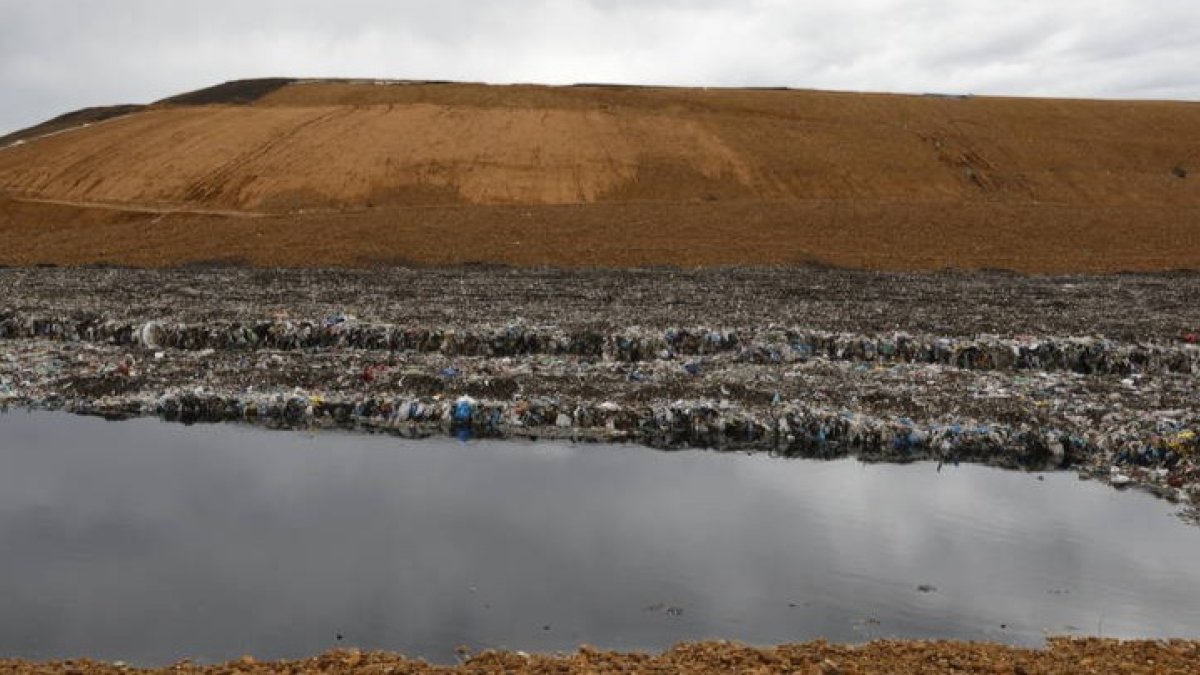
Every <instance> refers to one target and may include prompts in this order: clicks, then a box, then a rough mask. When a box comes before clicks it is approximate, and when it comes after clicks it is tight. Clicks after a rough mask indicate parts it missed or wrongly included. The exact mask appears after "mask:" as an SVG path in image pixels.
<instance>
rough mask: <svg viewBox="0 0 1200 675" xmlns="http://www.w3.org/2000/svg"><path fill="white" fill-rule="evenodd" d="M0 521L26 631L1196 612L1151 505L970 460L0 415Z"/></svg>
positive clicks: (768, 629)
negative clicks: (787, 456)
mask: <svg viewBox="0 0 1200 675" xmlns="http://www.w3.org/2000/svg"><path fill="white" fill-rule="evenodd" d="M464 440H465V439H464ZM0 541H2V542H4V549H3V552H2V553H0V598H4V602H3V603H0V654H3V655H19V656H26V657H32V658H49V657H64V656H70V655H89V656H92V657H101V658H110V659H117V658H119V659H124V660H126V661H132V662H135V663H151V664H153V663H166V662H170V661H173V660H176V659H179V658H183V657H196V658H199V659H204V660H215V659H226V658H233V657H236V656H239V655H241V654H243V653H253V654H255V655H258V656H260V657H280V656H302V655H307V654H311V653H313V652H316V651H319V650H322V649H324V648H327V647H331V646H336V645H343V646H344V645H350V644H353V645H357V646H361V647H364V648H379V649H390V650H399V651H404V652H406V653H409V654H412V655H420V656H425V657H427V658H430V659H432V660H436V661H450V660H452V650H453V648H454V647H455V646H457V645H460V644H465V645H468V646H470V647H473V648H481V647H509V648H514V649H526V650H557V649H572V648H574V647H576V646H577V645H578V644H580V643H582V642H587V643H589V644H595V645H600V646H606V647H615V648H660V647H663V646H666V645H669V644H672V643H674V642H676V641H679V640H684V639H700V638H716V637H720V638H732V639H741V640H745V641H748V642H752V643H777V642H786V641H794V640H804V639H811V638H815V637H827V638H829V639H831V640H838V641H861V640H866V639H869V638H872V637H879V636H886V635H900V636H913V637H959V638H967V639H989V640H1002V641H1006V642H1016V643H1038V642H1039V641H1040V639H1041V637H1042V635H1043V632H1044V631H1049V632H1053V633H1064V632H1073V631H1080V632H1087V633H1096V632H1103V634H1105V635H1118V636H1167V635H1192V636H1194V635H1196V634H1197V632H1198V631H1200V609H1198V608H1200V570H1198V569H1197V568H1196V567H1195V565H1193V564H1192V561H1194V560H1197V559H1200V529H1196V528H1193V527H1189V526H1186V525H1183V524H1181V523H1180V522H1178V521H1177V520H1176V519H1175V518H1174V517H1173V516H1172V512H1171V509H1170V507H1169V505H1167V504H1164V503H1162V502H1158V501H1155V500H1152V499H1150V498H1147V497H1144V496H1142V495H1138V494H1122V493H1118V492H1116V491H1113V490H1110V489H1107V488H1104V487H1102V486H1098V485H1093V484H1088V483H1079V482H1078V481H1077V480H1076V478H1075V477H1074V476H1073V475H1069V474H1061V475H1047V476H1046V477H1045V480H1037V479H1036V478H1035V477H1034V476H1032V475H1029V474H1020V473H1010V472H1001V471H994V470H987V469H983V468H979V467H970V466H963V467H961V468H957V469H953V468H943V470H942V472H941V473H940V474H939V473H937V472H936V471H935V466H934V465H931V464H922V465H912V466H867V465H860V464H857V463H855V462H851V461H838V462H826V463H822V462H811V461H801V460H779V459H772V458H769V457H765V456H761V455H760V456H745V455H719V454H715V453H707V452H680V453H660V452H655V451H650V450H646V449H642V448H627V447H613V446H599V445H597V446H570V445H563V444H547V443H542V444H522V443H498V442H474V441H473V442H471V443H467V444H465V445H464V444H463V443H461V442H459V441H457V440H455V439H432V440H427V441H421V442H413V441H403V440H399V439H394V438H388V437H364V436H353V435H343V434H327V435H316V436H304V435H301V434H296V433H290V432H268V431H263V430H258V429H251V428H245V427H233V426H198V427H191V428H186V427H182V426H179V425H168V424H162V423H158V422H155V421H150V420H139V421H133V422H123V423H105V422H103V421H99V420H94V419H87V418H80V417H73V416H66V415H54V414H48V413H38V414H32V415H27V414H25V413H11V414H8V415H3V416H0ZM922 585H927V586H930V587H932V588H926V589H925V590H924V591H923V590H920V589H919V588H918V587H919V586H922ZM339 634H340V635H342V636H343V639H342V640H341V641H338V639H337V636H338V635H339Z"/></svg>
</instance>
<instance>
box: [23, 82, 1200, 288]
mask: <svg viewBox="0 0 1200 675" xmlns="http://www.w3.org/2000/svg"><path fill="white" fill-rule="evenodd" d="M234 84H236V85H237V86H236V87H233V86H232V85H230V87H226V89H228V91H226V90H225V89H221V87H216V88H213V89H212V90H205V91H203V92H199V93H197V95H196V96H192V97H190V98H189V96H186V95H185V96H183V97H176V98H175V99H169V100H167V101H164V102H161V103H158V104H154V105H152V106H148V107H146V108H145V109H143V110H141V111H139V112H134V113H133V114H128V115H125V116H122V117H119V118H115V119H110V120H107V121H106V122H105V123H104V124H100V125H94V126H91V127H87V128H81V129H78V130H75V131H69V132H66V133H58V134H55V135H52V136H47V137H43V138H31V139H29V140H28V142H26V143H24V144H23V145H20V146H17V147H9V148H6V149H3V150H0V264H10V265H13V264H18V265H20V264H35V263H56V264H89V263H113V264H130V265H146V266H169V265H180V264H187V263H194V262H197V261H217V260H220V261H229V262H244V263H247V264H253V265H262V266H271V265H275V266H280V265H282V266H317V265H323V266H364V265H372V264H378V263H397V262H399V263H417V264H455V263H464V262H473V261H482V262H493V263H504V264H512V265H557V266H629V265H681V266H702V265H728V264H795V263H806V262H808V263H811V262H814V261H819V262H823V263H826V264H831V265H845V266H853V267H867V268H875V269H890V270H910V269H937V268H941V267H964V268H985V267H999V268H1009V269H1016V270H1022V271H1028V272H1106V271H1117V270H1163V269H1172V268H1180V267H1188V268H1197V267H1200V245H1198V244H1200V241H1198V239H1200V237H1198V235H1197V229H1198V228H1197V225H1196V223H1197V222H1200V218H1198V216H1200V174H1197V173H1196V170H1197V169H1200V106H1197V105H1195V104H1188V103H1171V102H1120V101H1064V100H1050V99H1005V98H981V97H936V96H892V95H872V94H849V93H829V92H812V91H762V90H700V89H668V88H638V87H595V86H592V87H537V86H507V87H495V86H484V85H467V84H430V83H410V84H386V85H378V84H371V83H350V82H340V83H339V82H295V83H290V84H288V83H286V82H285V81H270V82H263V83H260V84H261V86H258V85H256V83H255V82H253V81H251V82H242V83H234ZM268 85H269V86H268ZM247 92H248V93H247ZM199 94H203V95H202V96H201V95H199ZM250 94H253V96H251V95H250ZM222 96H225V97H226V98H228V99H229V100H228V101H226V100H225V98H222ZM191 103H206V104H205V105H198V104H191ZM234 103H236V104H234ZM4 194H7V195H8V197H6V198H5V197H3V196H2V195H4ZM30 199H33V200H42V201H40V202H31V201H28V200H30ZM47 200H48V201H53V202H57V203H45V201H47ZM98 206H99V207H103V208H96V207H98ZM123 209H124V210H123ZM236 212H250V213H254V214H267V217H262V218H253V219H247V218H241V217H238V216H237V215H235V213H236Z"/></svg>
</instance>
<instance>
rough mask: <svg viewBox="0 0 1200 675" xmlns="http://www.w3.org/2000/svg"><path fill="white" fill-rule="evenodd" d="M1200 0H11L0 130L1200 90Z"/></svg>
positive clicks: (5, 16) (5, 13) (2, 61)
mask: <svg viewBox="0 0 1200 675" xmlns="http://www.w3.org/2000/svg"><path fill="white" fill-rule="evenodd" d="M1198 63H1200V2H1198V1H1197V0H1153V1H1152V2H1151V1H1146V0H1102V1H1101V0H1007V1H1004V0H838V1H837V2H830V1H828V0H822V1H820V2H817V1H812V0H507V1H498V0H439V1H438V2H412V1H409V0H339V1H337V2H333V1H329V0H327V1H318V0H189V1H188V2H182V1H179V0H106V1H99V0H0V102H2V105H0V133H5V132H8V131H12V130H14V129H17V128H22V127H25V126H29V125H31V124H34V123H37V122H40V121H43V120H45V119H47V118H50V117H53V116H55V115H58V114H61V113H64V112H67V111H70V110H75V109H78V108H81V107H86V106H93V105H109V104H116V103H146V102H150V101H154V100H157V99H160V98H164V97H166V96H169V95H173V94H177V93H181V92H184V91H190V90H193V89H198V88H201V87H205V86H208V85H212V84H217V83H219V82H224V81H226V80H232V79H241V78H251V77H265V76H296V77H318V76H335V77H368V78H389V79H390V78H396V79H445V80H466V81H472V82H491V83H509V82H538V83H547V84H568V83H573V82H620V83H632V84H667V85H697V86H787V87H797V88H816V89H836V90H849V91H887V92H912V93H922V92H941V93H971V94H980V95H983V94H996V95H1016V96H1066V97H1088V98H1167V99H1186V100H1200V68H1198V67H1197V64H1198Z"/></svg>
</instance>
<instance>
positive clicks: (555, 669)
mask: <svg viewBox="0 0 1200 675" xmlns="http://www.w3.org/2000/svg"><path fill="white" fill-rule="evenodd" d="M1198 665H1200V643H1197V642H1194V641H1182V640H1172V641H1169V642H1152V641H1136V642H1119V641H1116V640H1102V639H1095V638H1089V639H1059V638H1055V639H1051V640H1050V642H1049V645H1048V647H1047V648H1046V649H1044V650H1029V649H1020V648H1015V647H1005V646H1001V645H994V644H978V643H958V642H927V641H920V640H914V641H898V640H880V641H876V642H871V643H869V644H866V645H862V646H857V647H851V646H842V645H831V644H828V643H825V642H820V641H818V642H810V643H806V644H799V645H783V646H779V647H774V648H768V649H757V648H752V647H745V646H741V645H737V644H731V643H725V642H709V643H699V644H684V645H679V646H677V647H674V648H672V649H670V650H668V651H666V652H663V653H662V654H658V655H650V654H622V653H616V652H605V651H599V650H594V649H589V648H587V647H584V648H582V649H580V651H579V652H577V653H575V654H569V655H554V656H549V655H526V654H523V653H514V652H484V653H481V654H478V655H475V656H471V657H469V658H466V659H465V660H464V662H463V663H462V664H461V665H458V666H435V665H430V664H427V663H425V662H423V661H411V660H408V659H405V658H404V657H403V656H399V655H396V654H387V653H363V652H359V651H355V650H349V651H335V652H329V653H326V654H323V655H321V656H317V657H314V658H311V659H306V660H303V661H278V662H258V661H256V660H255V659H253V658H251V657H248V656H247V657H243V658H242V659H240V660H238V661H234V662H231V663H227V664H220V665H213V666H202V665H196V664H193V663H188V662H183V663H179V664H176V665H173V666H171V667H168V668H163V669H161V670H140V669H135V668H129V667H125V666H123V665H122V666H117V665H112V664H105V663H94V662H90V661H66V662H52V663H46V664H33V663H27V662H22V661H3V660H0V672H8V673H20V674H22V675H41V674H43V673H44V674H47V675H49V674H58V673H77V674H78V675H101V674H107V673H113V674H116V673H148V672H162V673H168V672H169V673H181V674H187V673H204V674H206V675H207V674H212V675H216V674H223V675H224V674H232V673H244V674H246V675H253V674H255V673H318V672H319V673H375V674H378V673H611V672H625V673H633V672H637V673H802V674H807V673H814V674H818V675H831V674H834V673H845V674H849V673H1013V674H1018V673H1023V674H1028V675H1034V674H1037V673H1164V674H1167V673H1195V672H1196V669H1197V667H1198Z"/></svg>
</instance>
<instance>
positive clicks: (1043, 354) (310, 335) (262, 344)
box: [0, 310, 1200, 375]
mask: <svg viewBox="0 0 1200 675" xmlns="http://www.w3.org/2000/svg"><path fill="white" fill-rule="evenodd" d="M17 338H41V339H53V340H65V341H73V342H77V341H86V342H99V343H105V344H111V345H118V346H140V347H144V348H147V349H162V348H172V349H185V350H203V349H215V350H246V349H276V350H293V349H299V350H304V349H383V350H390V351H398V352H440V353H442V354H445V355H447V356H486V357H512V356H527V355H533V354H549V355H560V356H562V355H570V356H579V357H594V358H604V359H609V360H618V361H647V360H654V359H673V358H678V357H680V356H694V355H704V354H716V353H720V352H736V354H737V358H738V360H741V361H746V362H751V363H794V362H797V361H805V360H807V359H810V358H826V359H830V360H838V361H853V362H863V363H872V364H874V363H882V364H890V363H936V364H942V365H950V366H954V367H956V368H961V369H964V370H1035V371H1055V370H1067V371H1072V372H1077V373H1084V374H1100V375H1106V374H1107V375H1130V374H1135V373H1141V374H1147V373H1185V374H1198V373H1200V344H1194V343H1190V342H1180V343H1166V344H1158V343H1154V342H1146V343H1135V344H1129V343H1121V342H1117V341H1114V340H1109V339H1105V338H1102V337H1074V336H1072V337H1055V336H1046V337H1040V338H1034V337H1028V336H1026V337H1020V338H1000V337H996V336H981V337H975V338H955V337H935V336H929V335H925V336H913V335H909V334H907V333H893V334H890V335H884V336H874V335H860V334H849V333H829V332H823V331H814V330H804V329H802V328H789V329H780V328H768V329H766V330H758V329H753V328H751V329H744V330H742V331H734V330H719V329H710V328H707V327H682V328H668V329H667V330H665V331H655V330H638V329H627V330H625V331H624V332H622V333H617V334H612V333H603V332H599V331H595V330H573V331H566V330H563V329H560V328H557V327H530V326H525V325H522V324H509V325H507V326H503V327H489V326H480V327H477V328H474V329H453V328H441V327H416V326H399V325H395V324H385V323H369V322H362V321H358V320H355V319H353V318H350V317H347V316H345V315H344V314H339V315H335V316H330V317H326V318H324V319H319V320H282V321H257V322H238V321H233V322H229V321H212V322H207V323H193V324H187V323H174V322H168V321H161V320H152V321H147V322H145V323H130V322H124V321H116V320H111V319H108V320H100V319H99V318H98V317H88V318H85V319H82V320H72V319H67V318H63V317H54V318H49V317H44V316H43V317H35V316H29V315H23V314H20V313H17V312H14V311H12V310H0V339H17Z"/></svg>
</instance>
